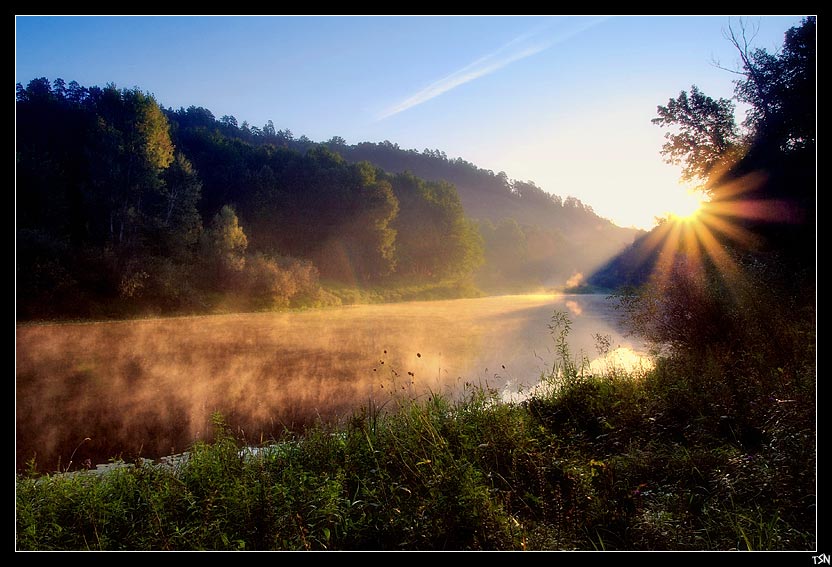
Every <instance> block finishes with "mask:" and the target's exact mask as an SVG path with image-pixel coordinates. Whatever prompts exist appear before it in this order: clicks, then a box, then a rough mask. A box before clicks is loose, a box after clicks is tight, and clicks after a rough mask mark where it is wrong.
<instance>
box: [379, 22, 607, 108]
mask: <svg viewBox="0 0 832 567" xmlns="http://www.w3.org/2000/svg"><path fill="white" fill-rule="evenodd" d="M603 19H605V18H595V19H592V20H587V21H581V23H580V24H579V25H577V26H573V27H571V28H570V29H568V30H561V31H560V33H558V34H557V35H556V36H554V37H548V38H542V39H538V40H537V41H532V40H533V39H534V38H535V36H539V35H541V34H542V30H541V29H540V28H537V29H535V30H532V31H529V32H526V33H524V34H521V35H519V36H517V37H516V38H514V39H512V40H511V41H509V42H508V43H506V44H505V45H503V46H502V47H500V48H499V49H497V50H496V51H494V52H492V53H490V54H488V55H486V56H484V57H480V58H479V59H477V60H476V61H474V62H473V63H469V64H468V65H466V66H465V67H463V68H462V69H459V70H458V71H454V72H453V73H451V74H450V75H447V76H445V77H443V78H441V79H439V80H438V81H435V82H433V83H431V84H430V85H428V86H427V87H425V88H423V89H422V90H420V91H418V92H416V93H415V94H413V95H411V96H409V97H407V98H405V99H404V100H402V101H400V102H398V103H396V104H394V105H393V106H391V107H389V108H387V109H386V110H384V111H383V112H381V113H380V114H379V115H378V117H377V119H378V120H384V119H385V118H389V117H390V116H394V115H396V114H399V113H400V112H404V111H405V110H408V109H410V108H413V107H414V106H418V105H420V104H422V103H424V102H427V101H429V100H431V99H433V98H436V97H438V96H439V95H442V94H444V93H446V92H448V91H450V90H453V89H455V88H457V87H459V86H461V85H464V84H465V83H470V82H471V81H474V80H476V79H479V78H480V77H484V76H486V75H490V74H491V73H493V72H495V71H498V70H500V69H502V68H503V67H506V66H507V65H510V64H512V63H514V62H516V61H520V60H521V59H525V58H527V57H531V56H532V55H535V54H537V53H540V52H541V51H544V50H546V49H548V48H550V47H552V46H553V45H555V44H556V43H561V42H563V41H566V40H567V39H569V38H571V37H573V36H575V35H577V34H579V33H581V32H582V31H585V30H587V29H589V28H590V27H592V26H594V25H596V24H598V23H600V22H601V21H603ZM546 27H549V26H546Z"/></svg>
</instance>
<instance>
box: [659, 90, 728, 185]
mask: <svg viewBox="0 0 832 567" xmlns="http://www.w3.org/2000/svg"><path fill="white" fill-rule="evenodd" d="M657 111H658V117H657V118H654V119H653V120H652V122H653V124H657V125H659V126H661V127H668V128H672V129H673V130H672V131H671V132H668V133H666V134H665V138H666V139H667V142H666V143H665V144H664V146H663V147H662V155H663V156H664V157H665V160H666V161H667V162H668V163H671V164H673V165H681V166H682V177H683V179H685V180H687V181H694V180H697V181H700V182H704V181H707V180H708V179H709V178H710V176H711V174H712V173H714V172H719V171H724V170H725V169H726V168H727V167H729V166H730V165H731V164H732V163H733V162H734V161H735V160H736V157H737V156H736V153H735V152H734V151H733V150H736V149H737V142H738V132H737V127H736V124H735V122H734V104H733V103H732V102H731V101H730V100H728V99H724V98H720V99H719V100H714V99H712V98H711V97H709V96H706V95H704V94H703V93H702V92H701V91H700V90H699V89H698V88H697V87H696V85H693V86H691V89H690V95H688V93H686V92H685V91H682V92H680V93H679V96H678V97H677V98H675V99H672V98H671V99H670V101H668V103H667V106H659V107H658V109H657Z"/></svg>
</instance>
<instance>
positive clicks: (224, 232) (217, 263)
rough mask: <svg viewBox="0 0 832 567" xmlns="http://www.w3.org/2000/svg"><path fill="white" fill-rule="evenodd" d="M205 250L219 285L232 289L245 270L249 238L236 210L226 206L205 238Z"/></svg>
mask: <svg viewBox="0 0 832 567" xmlns="http://www.w3.org/2000/svg"><path fill="white" fill-rule="evenodd" d="M203 247H204V251H205V255H206V259H207V261H208V262H209V264H210V265H211V266H213V269H214V274H215V277H216V280H217V283H218V284H219V285H220V286H221V287H226V288H228V287H231V286H233V284H234V281H235V280H236V276H237V275H238V274H240V273H241V272H242V270H243V268H244V267H245V264H246V248H248V238H247V237H246V234H245V232H244V231H243V227H241V226H240V222H239V219H238V218H237V212H236V211H235V210H234V208H233V207H231V206H229V205H225V206H223V208H222V209H220V211H219V212H218V213H217V214H216V215H215V216H214V219H213V221H212V222H211V226H210V228H209V229H208V230H207V231H206V232H205V235H204V237H203Z"/></svg>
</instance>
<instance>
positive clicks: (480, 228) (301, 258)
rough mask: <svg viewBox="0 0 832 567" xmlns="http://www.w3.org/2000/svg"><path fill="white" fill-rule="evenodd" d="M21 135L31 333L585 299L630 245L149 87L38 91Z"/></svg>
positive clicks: (392, 157) (433, 167)
mask: <svg viewBox="0 0 832 567" xmlns="http://www.w3.org/2000/svg"><path fill="white" fill-rule="evenodd" d="M15 118H16V128H15V136H16V187H15V196H16V203H15V205H16V211H15V213H16V256H17V257H16V270H17V272H16V274H17V275H16V283H17V308H18V317H20V318H22V319H27V318H39V317H56V316H81V317H89V316H96V317H98V316H121V315H125V314H130V313H148V312H149V313H160V312H161V313H168V312H183V311H184V312H194V311H197V312H200V311H205V310H213V309H216V308H217V307H218V306H221V305H225V306H226V308H227V309H252V308H270V307H274V306H287V305H288V306H292V305H298V306H301V305H319V304H331V303H338V302H339V301H340V300H342V299H343V297H341V296H332V293H331V292H332V291H334V290H336V289H341V288H342V287H343V286H346V287H348V288H365V289H367V288H376V289H379V288H384V289H386V290H390V289H401V288H403V287H409V288H410V289H412V288H413V287H414V286H416V287H417V288H420V289H428V288H435V289H439V288H441V289H444V290H445V291H443V292H441V293H444V294H448V295H454V294H459V293H472V292H474V290H476V289H477V288H478V289H480V290H483V291H485V292H501V291H527V290H530V289H533V288H534V289H539V288H541V287H558V286H563V285H566V284H568V285H575V284H577V283H579V282H580V281H581V279H582V278H583V277H585V275H587V274H589V273H591V272H592V271H593V270H594V269H595V268H596V267H597V266H599V265H600V264H602V263H603V262H604V261H605V260H607V259H609V258H610V257H611V256H612V255H614V254H615V253H617V252H618V251H620V250H621V249H623V248H624V247H625V246H626V245H628V244H629V243H631V242H632V240H633V236H634V234H635V231H632V230H628V229H621V228H619V227H615V226H614V225H613V224H612V223H610V222H609V221H607V220H605V219H602V218H600V217H598V216H597V215H596V214H595V213H594V212H593V211H592V209H591V208H590V207H587V206H585V205H583V204H582V203H581V202H580V201H578V200H577V199H574V198H566V199H565V200H562V199H561V198H560V197H556V196H552V195H549V194H547V193H546V192H544V191H543V190H542V189H540V188H538V187H536V186H535V185H534V184H533V183H530V182H518V181H510V180H508V179H507V177H506V176H505V174H502V173H500V174H496V175H495V174H494V173H493V172H491V171H486V170H482V169H479V168H477V167H476V166H474V165H472V164H470V163H468V162H465V161H464V160H461V159H457V160H448V159H447V158H446V157H445V156H444V155H443V154H442V153H441V152H437V151H434V152H422V153H418V152H415V151H403V150H401V149H399V148H398V147H396V146H395V145H393V144H390V143H383V144H368V143H367V144H359V145H357V146H347V145H346V144H344V143H343V141H342V140H340V139H338V138H333V139H332V140H330V141H329V142H326V143H315V142H313V141H311V140H309V139H308V138H306V137H303V136H302V137H300V138H297V139H296V138H294V136H293V135H292V134H291V133H290V132H289V131H286V130H276V129H275V127H274V125H273V123H272V122H271V121H269V122H268V123H267V124H266V125H264V126H263V127H262V128H257V127H252V126H249V125H248V124H247V123H245V122H243V123H242V124H240V125H238V124H237V121H236V119H235V118H234V117H232V116H223V117H221V118H220V119H217V118H216V117H214V115H213V114H212V113H211V111H210V110H208V109H205V108H200V107H194V106H191V107H188V108H180V109H179V110H174V109H172V108H167V109H166V108H165V107H164V106H163V105H161V104H159V103H158V102H157V101H156V100H155V98H154V97H153V96H152V95H151V94H149V93H145V92H143V91H141V90H140V89H139V88H132V89H119V88H117V87H116V86H115V85H112V84H110V85H107V86H106V87H103V88H102V87H98V86H92V87H83V86H81V85H79V84H78V83H77V82H75V81H72V82H70V83H66V82H65V81H64V80H62V79H55V80H54V81H49V80H48V79H46V78H40V79H34V80H32V81H30V82H29V83H28V84H27V85H26V86H25V87H24V86H23V85H21V84H18V85H17V101H16V113H15ZM322 284H323V285H322ZM454 290H456V291H454ZM408 293H412V292H408Z"/></svg>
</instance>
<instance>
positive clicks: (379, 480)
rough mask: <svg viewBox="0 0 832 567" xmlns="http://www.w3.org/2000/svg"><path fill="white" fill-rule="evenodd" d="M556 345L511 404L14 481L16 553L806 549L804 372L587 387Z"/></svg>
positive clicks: (666, 371)
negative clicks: (173, 461) (163, 462)
mask: <svg viewBox="0 0 832 567" xmlns="http://www.w3.org/2000/svg"><path fill="white" fill-rule="evenodd" d="M553 321H554V322H555V323H558V322H560V323H564V320H563V319H561V320H559V321H556V320H554V319H553ZM558 329H560V333H561V334H560V336H559V337H556V338H560V339H562V338H563V336H564V335H565V329H564V328H563V327H558V326H557V325H555V326H554V327H553V330H554V331H558ZM566 329H568V322H567V327H566ZM558 344H559V345H560V348H559V354H560V360H559V361H558V363H557V364H556V365H555V369H554V372H553V374H552V375H550V376H547V377H544V379H543V382H542V384H541V387H540V388H538V389H536V390H534V391H533V392H529V393H528V396H527V397H526V398H525V399H523V400H521V401H515V402H507V401H504V400H502V399H501V398H500V396H499V395H498V393H497V392H494V391H490V390H488V389H486V388H483V387H480V386H476V385H469V386H467V388H466V390H465V392H464V394H463V395H462V396H460V397H459V398H454V399H452V398H450V397H447V396H443V395H430V396H428V397H423V398H419V399H409V398H407V397H403V396H393V397H391V398H390V399H389V400H388V402H387V403H386V404H385V405H384V406H383V407H378V406H369V407H366V408H364V409H363V410H362V411H360V412H357V413H356V414H355V415H354V416H353V417H352V418H351V419H349V420H348V421H346V422H344V423H340V424H320V425H318V426H316V427H313V428H310V429H308V430H307V431H306V432H305V433H304V434H302V435H292V436H288V435H287V437H286V438H284V439H280V440H276V441H275V442H274V443H272V444H269V445H267V446H264V447H263V450H260V451H257V452H252V451H250V450H247V449H246V447H250V446H251V445H252V443H251V442H250V440H247V439H246V438H245V436H244V435H243V433H242V432H239V431H233V430H231V429H230V428H229V427H228V426H226V425H225V424H224V422H223V419H222V417H221V416H219V415H217V416H215V427H216V436H215V441H214V442H212V443H210V444H202V443H198V444H196V445H194V446H193V447H192V448H191V451H190V453H189V458H188V459H187V460H185V461H183V462H181V463H180V464H178V465H177V466H174V467H160V466H158V465H154V464H150V463H147V462H143V463H137V464H135V465H134V466H131V467H125V468H120V469H116V470H113V471H110V472H108V473H107V474H103V475H95V474H91V473H81V474H74V475H51V476H34V475H33V476H31V477H26V476H19V477H18V478H17V480H16V508H17V509H16V545H17V548H18V549H20V550H86V549H93V550H99V549H100V550H115V549H133V550H194V549H206V550H304V549H306V550H362V549H363V550H368V549H369V550H395V549H406V550H438V549H442V550H469V549H470V550H488V549H493V550H522V549H526V550H564V549H579V550H614V549H629V550H732V549H741V550H744V549H753V550H811V549H814V548H815V518H816V515H815V482H816V476H815V470H816V468H815V463H816V457H815V455H816V447H815V401H814V400H815V379H814V373H813V372H812V371H811V365H807V366H806V367H805V369H804V370H799V368H797V367H796V368H793V369H784V368H770V369H766V368H761V369H759V371H758V372H753V373H751V372H750V373H747V374H744V375H742V376H741V377H739V376H738V377H735V378H732V379H730V380H728V379H727V377H726V374H725V368H723V367H721V366H720V364H718V363H717V362H716V361H712V363H711V364H709V363H708V362H707V360H702V359H699V360H696V361H695V363H694V362H693V361H690V360H683V359H681V358H679V357H676V358H673V359H666V360H660V361H659V362H658V364H657V366H656V368H655V369H653V370H651V371H649V372H647V373H646V374H643V375H642V374H639V375H631V374H628V373H626V372H622V371H620V370H617V369H616V368H610V369H609V370H608V371H607V372H606V373H604V374H603V375H589V374H587V372H586V371H585V366H584V365H583V364H581V361H576V360H573V359H572V358H571V357H570V355H569V352H568V350H567V348H566V346H565V344H566V343H565V341H562V340H561V341H560V342H559V343H558Z"/></svg>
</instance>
